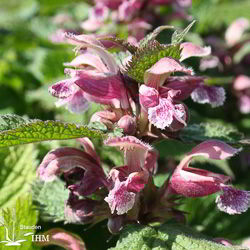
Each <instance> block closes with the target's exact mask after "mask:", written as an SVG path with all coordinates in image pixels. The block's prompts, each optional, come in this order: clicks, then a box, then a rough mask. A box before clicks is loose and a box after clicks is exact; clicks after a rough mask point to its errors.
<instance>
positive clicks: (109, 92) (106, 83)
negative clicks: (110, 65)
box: [75, 71, 129, 109]
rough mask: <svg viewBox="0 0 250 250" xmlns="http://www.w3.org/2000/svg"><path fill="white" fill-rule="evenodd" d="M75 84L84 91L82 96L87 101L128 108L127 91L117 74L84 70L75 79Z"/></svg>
mask: <svg viewBox="0 0 250 250" xmlns="http://www.w3.org/2000/svg"><path fill="white" fill-rule="evenodd" d="M75 84H76V85H78V86H79V87H80V88H81V89H82V90H83V91H84V97H85V98H86V99H87V100H88V101H94V102H97V103H101V104H105V105H113V106H114V107H115V108H123V109H128V108H129V103H128V97H127V91H126V89H125V87H124V83H123V82H122V80H121V78H120V77H119V76H118V75H105V74H101V73H95V74H93V72H92V73H90V72H87V71H86V72H84V73H83V72H82V73H81V78H79V79H77V80H76V81H75Z"/></svg>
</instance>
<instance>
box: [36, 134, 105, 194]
mask: <svg viewBox="0 0 250 250" xmlns="http://www.w3.org/2000/svg"><path fill="white" fill-rule="evenodd" d="M81 142H82V145H83V147H84V149H85V152H83V151H82V150H79V149H76V148H71V147H64V148H58V149H55V150H52V151H50V152H49V153H48V154H47V155H46V156H45V157H44V159H43V161H42V163H41V164H40V166H39V168H38V170H37V174H38V176H39V178H40V179H41V180H43V181H46V182H48V181H53V180H54V179H55V178H57V176H59V175H61V174H64V177H65V179H66V181H67V182H69V183H72V181H74V182H75V184H73V185H71V184H70V185H68V188H69V189H70V190H72V191H73V192H74V193H77V194H80V195H89V194H91V193H93V192H95V191H96V190H97V189H98V188H100V187H102V186H104V185H106V176H105V173H104V171H103V169H102V167H101V165H100V160H99V157H97V154H96V152H95V150H94V148H93V144H92V142H91V141H90V140H89V139H88V138H82V139H81ZM75 176H77V179H75Z"/></svg>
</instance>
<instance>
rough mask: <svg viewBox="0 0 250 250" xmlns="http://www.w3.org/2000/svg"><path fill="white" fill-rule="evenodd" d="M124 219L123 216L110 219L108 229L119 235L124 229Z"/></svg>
mask: <svg viewBox="0 0 250 250" xmlns="http://www.w3.org/2000/svg"><path fill="white" fill-rule="evenodd" d="M123 222H124V217H123V216H122V215H119V216H115V217H111V218H109V219H108V229H109V232H110V233H112V234H117V233H119V231H120V230H121V229H122V228H123Z"/></svg>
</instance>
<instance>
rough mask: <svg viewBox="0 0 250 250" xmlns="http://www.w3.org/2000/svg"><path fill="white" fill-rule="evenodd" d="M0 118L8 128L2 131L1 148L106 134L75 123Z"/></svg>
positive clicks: (96, 136)
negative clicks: (9, 121)
mask: <svg viewBox="0 0 250 250" xmlns="http://www.w3.org/2000/svg"><path fill="white" fill-rule="evenodd" d="M0 118H2V119H3V120H4V122H5V124H3V125H1V126H2V128H7V130H2V131H1V132H0V148H1V147H9V146H15V145H20V144H26V143H34V142H41V141H50V140H68V139H76V138H81V137H91V138H102V137H103V136H104V134H103V133H102V132H101V131H97V130H93V129H90V128H89V127H87V126H85V125H76V124H74V123H63V122H60V121H40V120H28V121H26V120H24V121H23V122H22V119H23V118H22V117H18V116H16V115H5V116H4V118H3V116H0ZM6 120H7V121H8V120H11V121H13V120H17V122H13V123H11V124H10V123H8V122H6ZM4 126H5V127H4ZM6 126H7V127H6Z"/></svg>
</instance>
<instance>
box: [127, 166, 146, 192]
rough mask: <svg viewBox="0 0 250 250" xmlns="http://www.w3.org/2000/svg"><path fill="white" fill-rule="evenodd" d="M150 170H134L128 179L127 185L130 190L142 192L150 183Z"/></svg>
mask: <svg viewBox="0 0 250 250" xmlns="http://www.w3.org/2000/svg"><path fill="white" fill-rule="evenodd" d="M148 177H149V173H148V171H140V172H134V173H132V174H130V175H129V176H128V178H127V180H126V185H127V188H128V190H129V191H131V192H134V193H137V192H140V191H141V190H142V189H143V188H144V186H145V185H146V184H147V183H148Z"/></svg>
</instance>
